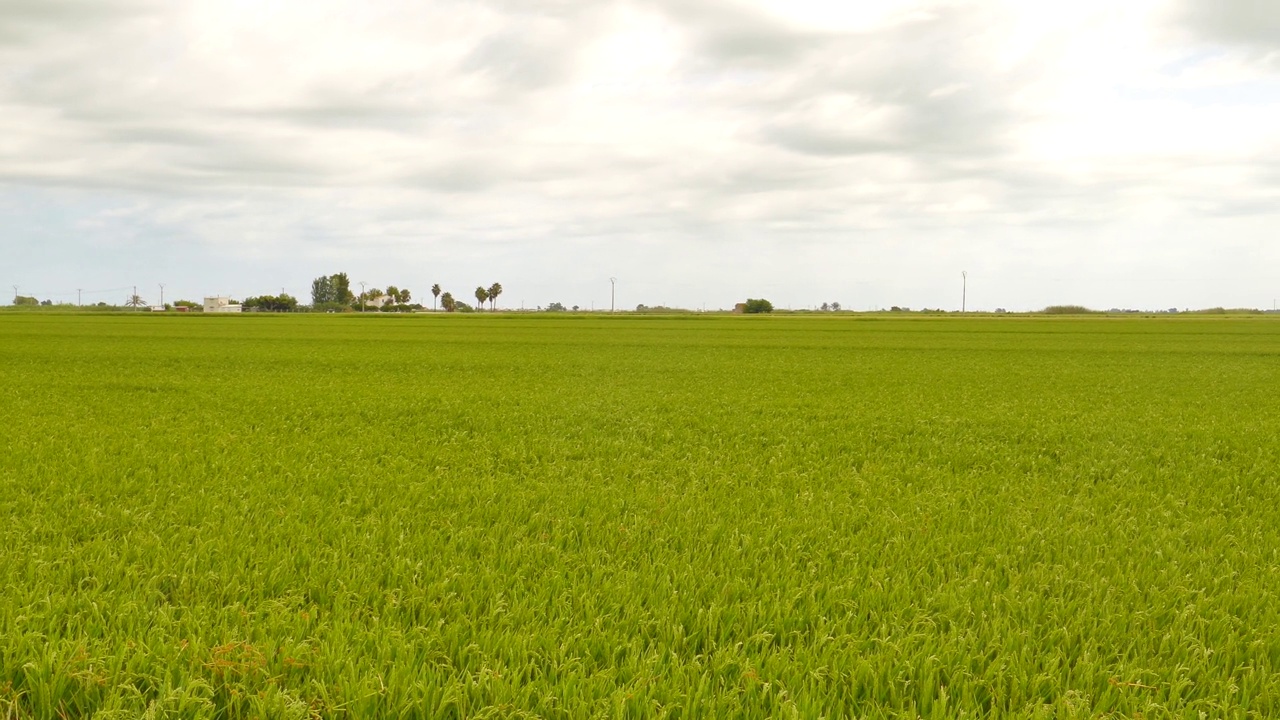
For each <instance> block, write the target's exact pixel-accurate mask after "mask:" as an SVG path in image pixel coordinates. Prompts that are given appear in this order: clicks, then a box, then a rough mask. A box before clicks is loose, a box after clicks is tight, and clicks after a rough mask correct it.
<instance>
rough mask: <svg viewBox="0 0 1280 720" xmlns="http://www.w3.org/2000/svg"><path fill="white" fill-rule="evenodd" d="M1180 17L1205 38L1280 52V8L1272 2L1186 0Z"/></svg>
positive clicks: (1251, 0) (1267, 0)
mask: <svg viewBox="0 0 1280 720" xmlns="http://www.w3.org/2000/svg"><path fill="white" fill-rule="evenodd" d="M1180 15H1181V17H1182V19H1183V21H1184V22H1185V23H1186V24H1187V26H1188V27H1189V28H1190V29H1191V30H1192V32H1194V33H1196V34H1199V35H1201V36H1203V37H1206V38H1209V39H1213V40H1217V41H1222V42H1227V43H1233V44H1242V45H1245V46H1248V47H1250V48H1253V49H1255V50H1257V51H1259V52H1261V53H1277V52H1280V6H1277V5H1276V3H1275V2H1272V1H1271V0H1213V2H1203V1H1202V0H1183V2H1182V6H1181V8H1180ZM1273 60H1276V59H1275V58H1273Z"/></svg>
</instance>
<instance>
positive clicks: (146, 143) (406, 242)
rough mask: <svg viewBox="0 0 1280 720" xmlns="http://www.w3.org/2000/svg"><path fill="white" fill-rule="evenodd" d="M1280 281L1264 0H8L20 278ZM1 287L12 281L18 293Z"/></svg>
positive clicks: (877, 303) (71, 287) (93, 296)
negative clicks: (337, 275) (964, 275)
mask: <svg viewBox="0 0 1280 720" xmlns="http://www.w3.org/2000/svg"><path fill="white" fill-rule="evenodd" d="M338 271H345V272H347V273H348V274H349V275H350V276H351V278H352V280H356V281H360V280H363V281H366V282H368V283H369V284H370V285H378V286H386V285H388V284H394V285H397V286H401V287H408V288H410V289H411V290H412V291H414V292H415V295H416V296H417V297H418V298H422V297H427V299H428V301H429V294H428V293H427V289H428V288H429V287H430V285H431V284H432V283H436V282H438V283H440V284H441V285H443V286H444V288H445V289H446V290H452V291H453V292H454V294H455V295H458V296H459V297H462V298H470V297H471V295H472V291H473V290H474V288H475V287H476V286H477V285H484V286H488V285H489V284H490V283H492V282H494V281H498V282H501V283H502V284H503V286H504V287H505V288H506V292H505V293H504V295H503V296H502V300H501V304H503V305H505V306H507V307H519V306H520V304H521V303H523V304H524V305H525V306H526V307H534V306H537V305H544V306H545V305H546V304H548V303H550V302H552V301H558V302H562V303H564V304H565V305H581V306H583V307H591V306H592V305H593V304H594V306H595V307H596V308H601V307H607V306H608V303H609V289H610V283H609V278H610V277H616V278H617V298H618V300H617V302H618V305H619V307H628V308H630V307H634V306H635V305H636V304H638V303H644V304H647V305H657V304H666V305H675V306H684V307H691V308H701V307H703V306H704V305H705V306H706V307H707V308H708V309H711V308H720V307H731V306H732V305H733V303H734V302H736V301H740V300H742V299H745V298H746V297H748V296H750V297H765V298H768V299H770V300H772V301H773V302H774V304H775V305H780V306H782V307H787V306H792V307H797V308H799V307H808V306H812V305H816V304H820V303H822V302H824V301H833V300H834V301H839V302H841V303H842V304H843V305H844V306H845V307H848V308H853V309H874V308H877V307H888V306H890V305H905V306H910V307H913V308H921V307H943V308H948V309H958V308H959V306H960V303H961V291H962V278H961V273H962V272H967V273H968V307H969V308H970V309H979V310H982V309H986V310H990V309H994V308H997V307H1005V308H1009V309H1011V310H1014V309H1036V308H1040V307H1043V306H1045V305H1048V304H1059V303H1078V304H1084V305H1089V306H1092V307H1095V308H1103V309H1105V308H1110V307H1113V306H1114V307H1135V308H1166V307H1178V308H1183V307H1188V308H1196V307H1210V306H1217V305H1223V306H1246V307H1266V308H1270V307H1272V303H1273V301H1274V300H1275V298H1277V297H1280V2H1276V0H1125V1H1124V2H1117V1H1116V0H1072V2H1067V3H1063V2H1049V1H1048V0H1044V1H1040V0H1032V1H1028V0H1004V1H1002V0H985V1H976V2H931V1H920V2H917V1H913V0H882V1H879V2H877V1H874V0H865V1H861V2H851V1H850V0H838V1H837V0H825V1H824V0H647V1H644V2H609V1H607V0H456V1H454V0H428V1H426V2H423V1H414V2H409V1H406V2H379V1H377V0H0V282H3V283H4V285H5V286H6V287H5V288H4V292H5V293H9V292H10V291H11V289H10V288H9V287H7V286H11V285H16V286H18V288H19V292H20V293H21V294H23V295H36V296H37V297H39V298H41V299H45V298H49V299H52V300H54V301H70V302H75V300H76V289H77V288H79V289H82V290H84V291H85V292H84V295H83V298H84V300H85V301H86V302H90V301H92V302H97V301H99V300H105V301H107V302H111V303H119V302H123V301H124V299H125V297H126V295H127V294H128V291H127V290H122V288H129V287H132V286H134V285H137V286H138V288H139V294H140V295H142V296H143V297H144V298H145V299H147V300H148V301H150V302H156V301H158V299H159V292H160V290H159V287H158V284H159V283H165V284H166V290H165V299H166V300H173V299H177V298H191V299H199V298H201V297H203V296H205V295H213V294H230V295H233V296H236V297H244V296H246V295H258V294H268V293H270V294H274V293H278V292H280V291H281V289H284V290H286V291H288V292H289V293H291V294H294V295H297V296H299V297H300V298H302V299H303V300H304V301H309V287H310V282H311V279H312V278H313V277H315V276H317V275H320V274H329V273H333V272H338ZM4 297H8V295H7V294H6V295H5V296H4Z"/></svg>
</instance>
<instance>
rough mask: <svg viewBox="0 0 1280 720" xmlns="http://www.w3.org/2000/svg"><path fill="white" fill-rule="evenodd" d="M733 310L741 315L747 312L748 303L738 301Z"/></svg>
mask: <svg viewBox="0 0 1280 720" xmlns="http://www.w3.org/2000/svg"><path fill="white" fill-rule="evenodd" d="M733 311H734V312H735V313H738V314H739V315H741V314H742V313H745V312H746V311H747V304H746V303H737V304H735V305H734V306H733Z"/></svg>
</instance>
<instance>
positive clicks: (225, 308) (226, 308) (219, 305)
mask: <svg viewBox="0 0 1280 720" xmlns="http://www.w3.org/2000/svg"><path fill="white" fill-rule="evenodd" d="M204 311H205V312H223V313H238V312H240V306H239V305H238V304H233V303H232V302H231V298H228V297H207V298H205V299H204Z"/></svg>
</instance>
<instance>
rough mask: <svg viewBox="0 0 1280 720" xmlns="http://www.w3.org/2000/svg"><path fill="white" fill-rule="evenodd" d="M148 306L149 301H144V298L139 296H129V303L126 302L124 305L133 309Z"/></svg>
mask: <svg viewBox="0 0 1280 720" xmlns="http://www.w3.org/2000/svg"><path fill="white" fill-rule="evenodd" d="M146 305H147V301H146V300H143V299H142V297H141V296H139V295H131V296H129V299H128V301H126V302H125V304H124V306H125V307H132V308H140V307H146Z"/></svg>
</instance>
